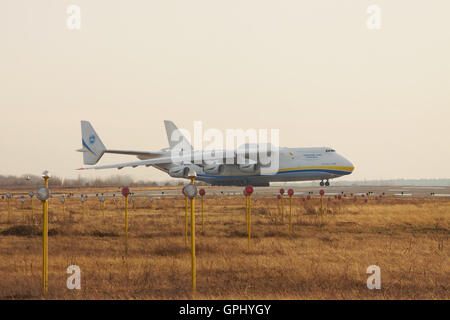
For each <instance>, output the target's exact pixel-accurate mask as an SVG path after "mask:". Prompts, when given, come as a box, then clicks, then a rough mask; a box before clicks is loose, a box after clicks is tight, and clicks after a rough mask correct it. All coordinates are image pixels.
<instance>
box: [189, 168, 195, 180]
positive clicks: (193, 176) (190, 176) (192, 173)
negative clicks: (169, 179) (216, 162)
mask: <svg viewBox="0 0 450 320" xmlns="http://www.w3.org/2000/svg"><path fill="white" fill-rule="evenodd" d="M196 176H197V172H195V170H193V169H189V172H188V177H189V178H195V177H196Z"/></svg>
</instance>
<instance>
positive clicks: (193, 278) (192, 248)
mask: <svg viewBox="0 0 450 320" xmlns="http://www.w3.org/2000/svg"><path fill="white" fill-rule="evenodd" d="M194 201H195V199H194V198H192V199H191V260H192V261H191V263H192V294H193V295H194V294H195V289H196V264H195V214H194V209H195V208H194Z"/></svg>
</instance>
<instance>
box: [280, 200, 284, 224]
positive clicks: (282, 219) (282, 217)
mask: <svg viewBox="0 0 450 320" xmlns="http://www.w3.org/2000/svg"><path fill="white" fill-rule="evenodd" d="M283 198H284V197H283V195H281V198H280V201H281V223H284V201H283Z"/></svg>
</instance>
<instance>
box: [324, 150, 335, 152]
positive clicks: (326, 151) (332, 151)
mask: <svg viewBox="0 0 450 320" xmlns="http://www.w3.org/2000/svg"><path fill="white" fill-rule="evenodd" d="M325 152H336V150H334V149H325Z"/></svg>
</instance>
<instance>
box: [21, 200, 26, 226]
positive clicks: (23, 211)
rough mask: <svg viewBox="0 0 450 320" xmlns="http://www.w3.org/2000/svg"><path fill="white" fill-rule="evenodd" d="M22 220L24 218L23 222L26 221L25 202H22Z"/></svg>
mask: <svg viewBox="0 0 450 320" xmlns="http://www.w3.org/2000/svg"><path fill="white" fill-rule="evenodd" d="M21 201H22V200H21ZM22 218H23V221H25V206H24V203H23V202H22Z"/></svg>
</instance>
